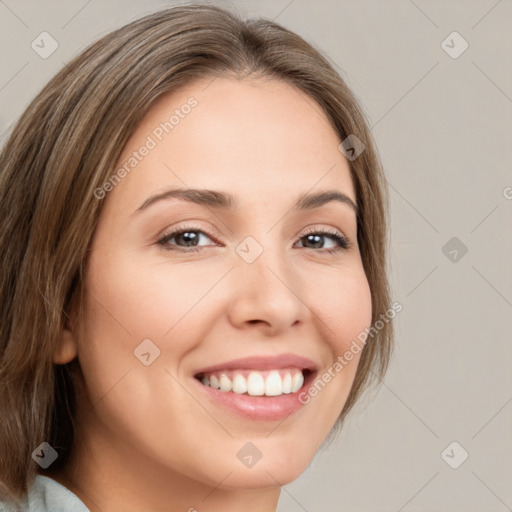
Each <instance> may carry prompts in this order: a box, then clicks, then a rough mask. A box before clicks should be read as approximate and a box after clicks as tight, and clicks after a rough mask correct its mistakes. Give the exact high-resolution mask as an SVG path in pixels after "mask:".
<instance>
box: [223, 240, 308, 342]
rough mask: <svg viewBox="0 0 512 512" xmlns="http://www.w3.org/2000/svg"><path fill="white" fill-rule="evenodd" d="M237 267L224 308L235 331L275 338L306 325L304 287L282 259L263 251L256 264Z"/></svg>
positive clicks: (279, 256)
mask: <svg viewBox="0 0 512 512" xmlns="http://www.w3.org/2000/svg"><path fill="white" fill-rule="evenodd" d="M237 267H238V268H236V270H235V271H234V272H233V276H234V277H233V279H234V280H235V281H236V282H235V284H234V285H233V287H232V293H233V295H232V298H231V303H230V307H229V308H228V316H229V319H230V321H231V323H232V324H233V325H234V326H235V327H237V328H239V329H249V328H253V329H254V328H257V329H260V330H261V331H262V332H263V334H265V335H267V336H276V335H279V334H281V333H284V332H286V330H287V329H290V328H291V327H296V326H299V325H300V324H301V323H304V322H306V321H307V319H308V318H309V316H310V315H311V311H310V309H309V308H308V306H307V305H306V300H307V297H305V295H306V294H305V289H304V284H303V283H302V282H301V279H300V277H299V276H298V274H297V272H294V270H293V267H292V266H291V265H290V264H289V262H286V260H285V256H284V255H278V254H277V251H272V250H268V249H266V250H264V251H263V253H262V254H261V255H260V256H259V257H258V258H257V259H256V261H254V262H252V263H246V262H244V261H241V262H239V263H238V265H237Z"/></svg>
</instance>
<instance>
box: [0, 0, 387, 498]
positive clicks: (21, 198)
mask: <svg viewBox="0 0 512 512" xmlns="http://www.w3.org/2000/svg"><path fill="white" fill-rule="evenodd" d="M220 73H228V74H231V75H233V76H235V77H239V78H243V77H244V76H247V75H249V74H256V75H259V76H263V77H268V78H271V79H278V80H283V81H285V82H287V83H289V84H292V85H293V86H295V87H296V88H298V89H300V90H301V91H304V92H305V93H306V94H308V95H309V96H310V97H311V98H313V99H314V100H316V101H317V102H318V103H319V104H320V106H321V107H322V108H323V109H324V111H325V113H326V114H327V116H328V118H329V120H330V122H331V123H332V126H333V127H334V129H335V130H336V132H337V133H338V134H339V137H340V140H344V139H345V138H346V137H347V136H348V135H351V134H352V135H355V136H357V138H358V139H360V140H361V141H362V142H363V143H364V145H365V146H366V149H365V151H364V152H363V153H362V154H360V155H359V156H358V157H357V158H356V159H355V160H353V161H350V162H349V163H350V169H351V173H352V179H353V183H354V187H355V191H356V200H357V203H358V205H359V213H358V243H359V247H360V252H361V257H362V261H363V265H364V269H365V272H366V276H367V279H368V282H369V285H370V289H371V293H372V307H373V313H372V323H374V322H375V321H376V320H377V319H378V318H381V317H382V314H384V313H385V312H386V311H387V310H389V308H390V294H389V288H388V280H387V270H386V254H387V216H388V211H387V202H388V195H387V194H388V192H387V188H386V182H385V179H384V176H383V173H382V170H381V164H380V162H379V159H378V156H377V153H376V150H375V148H374V144H373V143H372V139H371V135H370V130H369V128H368V124H367V121H366V120H365V117H364V115H363V113H362V111H361V108H360V107H359V106H358V102H357V100H356V98H355V97H354V95H353V94H352V93H351V91H350V90H349V88H348V87H347V85H346V84H345V82H344V81H343V79H342V78H340V76H339V75H338V74H337V73H336V72H335V71H334V69H333V68H332V66H331V65H330V64H329V63H328V61H327V60H326V59H325V58H324V57H323V56H322V55H320V53H319V52H318V51H316V50H315V49H314V48H313V47H312V46H311V45H310V44H308V43H307V42H306V41H304V40H303V39H302V38H301V37H299V36H298V35H296V34H294V33H293V32H290V31H288V30H287V29H285V28H283V27H281V26H279V25H278V24H276V23H273V22H271V21H268V20H265V19H250V20H243V19H241V18H240V16H239V15H237V14H234V13H230V12H228V11H226V10H224V9H221V8H219V7H213V6H210V5H204V4H189V5H184V6H183V5H182V6H179V7H174V8H170V9H165V10H160V11H158V12H156V13H153V14H151V15H148V16H145V17H143V18H141V19H139V20H136V21H134V22H131V23H130V24H128V25H126V26H124V27H122V28H120V29H118V30H115V31H113V32H111V33H110V34H108V35H106V36H105V37H103V38H102V39H100V40H99V41H97V42H96V43H93V44H91V45H90V46H89V47H88V48H86V49H85V50H84V51H83V52H82V53H81V54H80V55H78V56H77V57H76V58H74V59H73V60H72V61H71V62H70V63H69V64H68V65H66V66H65V67H64V68H63V69H62V70H61V71H60V72H59V73H58V74H57V75H56V76H55V77H54V78H53V79H52V80H51V81H50V82H49V83H48V84H47V85H46V86H45V87H44V89H43V90H42V91H41V92H40V93H39V94H38V95H37V97H36V98H35V99H34V100H33V101H32V102H31V104H30V105H29V106H28V108H27V109H26V110H25V112H24V113H23V115H22V116H21V118H20V119H19V121H18V122H17V124H16V126H15V127H14V129H13V132H12V134H11V135H10V137H9V139H8V141H7V142H6V144H5V146H4V148H3V149H2V151H1V154H0V252H1V254H2V255H3V256H2V271H1V274H0V411H1V412H0V418H1V419H0V497H1V495H2V494H3V495H5V496H7V497H11V498H21V497H22V496H23V495H24V494H25V493H26V492H27V489H28V486H29V485H30V484H31V483H32V481H33V479H34V477H35V475H36V473H37V469H38V468H37V466H36V463H35V462H34V461H33V460H32V457H31V454H32V452H33V450H34V449H35V448H36V447H37V446H38V445H39V444H40V443H41V442H43V441H46V442H48V443H49V444H50V445H51V446H53V447H54V448H55V449H56V450H57V452H58V454H59V457H58V459H57V460H56V461H55V463H54V466H53V467H52V469H54V468H55V467H58V466H60V465H63V464H65V462H66V457H67V455H68V454H69V450H70V448H71V445H72V443H73V439H74V429H73V416H74V407H75V400H76V397H75V387H74V385H73V374H74V372H75V371H78V370H79V367H78V362H77V360H76V359H75V360H73V361H72V362H71V363H68V364H66V365H56V364H54V363H53V356H54V353H55V351H56V349H57V346H58V344H59V342H60V339H61V332H62V330H63V327H64V325H65V323H66V320H67V314H66V312H69V307H70V304H71V301H73V300H74V299H75V298H76V297H81V294H82V291H83V285H84V282H83V276H82V269H83V267H84V264H85V260H86V256H87V249H88V247H89V244H90V242H91V239H92V236H93V234H94V230H95V227H96V224H97V221H98V217H99V214H100V211H101V207H102V200H98V199H97V198H96V196H95V194H94V190H95V189H97V188H98V187H101V186H102V184H103V183H105V181H107V180H108V179H109V177H110V176H111V175H112V174H113V172H114V170H115V165H116V163H117V161H118V159H119V157H120V154H121V152H122V150H123V148H124V146H125V144H126V142H127V140H128V139H129V137H130V135H131V134H132V133H133V132H134V130H135V128H136V127H137V125H138V123H139V122H140V121H141V120H142V118H143V117H144V115H145V114H146V113H147V112H148V110H149V109H150V107H151V106H152V104H153V103H154V102H155V100H156V99H157V98H159V97H160V96H161V95H162V94H164V93H166V92H170V91H174V90H176V89H177V88H178V87H180V86H182V85H185V84H187V83H190V82H192V81H193V80H195V79H198V78H205V77H214V76H216V75H218V74H220ZM392 330H393V329H392V323H391V322H386V323H385V325H384V327H383V328H382V329H380V331H379V332H378V335H377V336H376V337H373V336H372V337H369V338H368V340H367V342H366V344H365V347H364V349H363V351H362V353H361V359H360V362H359V367H358V370H357V374H356V377H355V381H354V383H353V386H352V389H351V391H350V395H349V397H348V399H347V402H346V404H345V407H344V409H343V411H342V413H341V416H340V418H339V422H338V423H339V425H341V423H342V421H343V419H344V418H345V416H346V414H347V413H348V411H349V410H350V409H351V408H352V406H353V405H354V403H355V402H356V400H357V399H358V398H359V397H360V395H361V394H362V392H363V391H364V390H365V389H367V388H368V387H369V384H370V382H372V381H373V377H377V378H379V379H380V378H382V377H383V376H384V374H385V372H386V369H387V366H388V362H389V359H390V356H391V352H392V340H393V333H392Z"/></svg>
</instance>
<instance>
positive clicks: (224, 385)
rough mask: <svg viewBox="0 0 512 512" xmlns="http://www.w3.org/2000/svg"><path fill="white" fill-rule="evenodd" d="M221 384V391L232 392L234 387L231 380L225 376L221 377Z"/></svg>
mask: <svg viewBox="0 0 512 512" xmlns="http://www.w3.org/2000/svg"><path fill="white" fill-rule="evenodd" d="M219 384H220V390H221V391H231V388H232V387H233V384H232V383H231V381H230V380H229V378H228V377H227V376H226V375H224V374H222V375H221V376H220V379H219Z"/></svg>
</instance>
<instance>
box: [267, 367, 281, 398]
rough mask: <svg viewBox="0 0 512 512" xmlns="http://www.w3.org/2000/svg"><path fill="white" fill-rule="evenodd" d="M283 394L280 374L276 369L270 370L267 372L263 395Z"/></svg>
mask: <svg viewBox="0 0 512 512" xmlns="http://www.w3.org/2000/svg"><path fill="white" fill-rule="evenodd" d="M282 394H283V383H282V381H281V375H279V372H278V371H275V370H274V371H272V372H270V373H269V374H268V377H267V380H266V381H265V395H267V396H278V395H282Z"/></svg>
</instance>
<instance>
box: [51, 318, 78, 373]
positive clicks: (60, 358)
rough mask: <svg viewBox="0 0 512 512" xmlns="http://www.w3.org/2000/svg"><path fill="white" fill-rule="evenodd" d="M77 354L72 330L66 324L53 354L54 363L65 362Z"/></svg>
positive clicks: (76, 345)
mask: <svg viewBox="0 0 512 512" xmlns="http://www.w3.org/2000/svg"><path fill="white" fill-rule="evenodd" d="M77 354H78V344H77V341H76V338H75V335H74V334H73V332H72V331H71V330H70V329H69V328H68V327H67V326H66V327H65V328H64V329H63V330H62V333H61V338H60V343H59V346H58V347H57V350H56V351H55V354H54V355H53V362H54V363H55V364H66V363H69V362H70V361H72V360H73V359H74V358H75V357H76V356H77Z"/></svg>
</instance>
